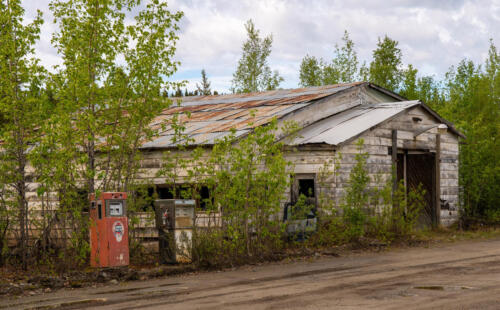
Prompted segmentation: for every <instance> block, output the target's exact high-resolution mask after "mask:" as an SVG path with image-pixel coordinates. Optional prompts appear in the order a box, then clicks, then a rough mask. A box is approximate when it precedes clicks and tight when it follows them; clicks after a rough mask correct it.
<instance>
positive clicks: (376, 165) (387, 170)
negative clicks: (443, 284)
mask: <svg viewBox="0 0 500 310" xmlns="http://www.w3.org/2000/svg"><path fill="white" fill-rule="evenodd" d="M413 117H418V118H420V119H422V121H421V122H418V123H416V122H415V121H413V119H412V118H413ZM433 124H436V119H435V118H434V117H433V116H432V115H430V114H429V113H428V112H426V111H425V110H424V109H423V108H421V107H415V108H413V109H410V110H408V111H406V112H404V113H402V114H401V115H399V116H397V117H396V118H394V119H391V120H388V121H386V122H383V123H381V124H380V125H378V126H376V127H375V128H373V129H372V130H369V131H368V132H365V133H364V134H362V135H361V136H360V137H358V138H357V139H355V140H353V141H351V142H349V143H347V144H345V145H343V146H341V147H339V148H338V153H339V154H341V155H342V160H341V161H340V165H339V167H338V175H337V179H336V189H335V196H336V198H337V199H340V197H342V196H343V194H344V191H345V187H346V186H347V185H348V183H347V180H348V179H349V173H350V171H351V168H352V167H353V166H354V164H355V156H356V154H357V153H358V149H357V146H356V143H357V141H358V140H359V139H363V140H364V147H363V151H364V152H367V153H368V154H369V157H368V160H367V166H368V172H369V174H370V177H371V178H372V180H374V179H376V178H377V177H378V178H380V180H381V183H382V182H385V181H387V180H390V178H391V174H392V161H391V155H390V153H389V150H390V148H391V146H392V140H391V137H392V130H393V129H396V130H397V131H398V140H397V144H398V148H399V149H408V148H416V147H419V148H420V147H423V148H426V149H428V150H430V152H435V151H436V134H437V129H431V130H429V131H427V132H425V133H423V134H421V135H419V136H418V137H417V139H416V140H414V139H413V132H415V131H418V130H419V129H421V128H424V127H426V126H429V125H433ZM440 168H441V169H440V170H441V171H440V176H441V178H440V184H441V193H440V195H441V199H444V200H446V202H447V203H448V204H449V209H443V210H441V223H442V224H443V225H449V224H451V223H452V222H453V221H455V220H456V219H457V217H458V206H459V203H458V188H459V187H458V137H457V136H456V135H455V134H453V133H450V132H447V133H446V134H444V135H441V164H440ZM382 185H383V184H377V183H374V182H372V183H371V184H370V186H373V187H375V186H382Z"/></svg>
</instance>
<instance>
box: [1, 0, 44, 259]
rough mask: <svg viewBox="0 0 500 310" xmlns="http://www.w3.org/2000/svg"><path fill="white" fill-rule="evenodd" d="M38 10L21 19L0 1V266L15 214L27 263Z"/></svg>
mask: <svg viewBox="0 0 500 310" xmlns="http://www.w3.org/2000/svg"><path fill="white" fill-rule="evenodd" d="M41 25H42V14H41V12H40V11H38V14H37V16H36V17H35V19H34V20H33V21H32V22H31V23H25V22H24V9H23V8H22V6H21V1H18V0H11V1H4V0H2V1H0V118H1V119H3V122H2V124H1V125H0V141H1V151H0V250H2V252H1V253H0V265H1V264H2V262H3V254H4V251H3V249H4V247H5V243H6V240H5V238H6V233H7V229H8V227H9V225H11V222H12V221H13V220H14V219H13V216H15V217H16V226H17V228H18V229H19V236H18V245H19V248H20V253H21V255H20V261H21V262H22V266H23V268H24V269H26V268H27V263H28V262H27V259H28V246H29V213H28V201H27V191H28V182H29V173H28V169H27V166H28V162H29V160H30V154H29V153H30V149H31V148H32V147H33V145H35V144H36V143H37V141H38V136H39V133H38V132H37V130H38V126H39V125H38V124H40V123H42V122H43V121H44V118H43V116H44V114H43V113H42V111H43V107H42V105H43V100H42V94H41V93H42V87H43V82H42V81H43V79H44V75H45V71H44V70H43V68H42V67H41V66H40V65H39V60H38V59H36V58H34V57H33V54H34V48H33V46H34V45H35V43H36V41H37V40H38V39H39V34H40V27H41Z"/></svg>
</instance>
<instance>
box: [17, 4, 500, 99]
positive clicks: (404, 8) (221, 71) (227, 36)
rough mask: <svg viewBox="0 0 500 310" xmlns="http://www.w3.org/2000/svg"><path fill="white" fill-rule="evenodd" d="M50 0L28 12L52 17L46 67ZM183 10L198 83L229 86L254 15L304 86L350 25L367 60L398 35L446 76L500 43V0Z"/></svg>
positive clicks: (426, 67) (190, 64) (188, 70)
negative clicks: (305, 73)
mask: <svg viewBox="0 0 500 310" xmlns="http://www.w3.org/2000/svg"><path fill="white" fill-rule="evenodd" d="M48 3H49V1H48V0H37V1H28V0H26V1H24V2H23V4H24V5H25V7H26V10H27V15H28V16H27V17H28V18H32V17H34V15H35V14H36V8H39V9H41V10H42V11H43V13H44V18H45V20H46V22H45V24H44V26H43V28H42V33H41V40H40V42H39V43H38V44H37V53H38V55H39V57H40V58H41V59H42V61H43V63H44V64H45V65H46V66H52V65H55V64H60V59H59V57H57V55H56V51H55V49H54V48H53V47H52V45H51V43H50V40H51V34H52V32H53V31H54V30H55V29H56V28H55V26H54V25H53V24H52V20H53V18H52V16H51V14H50V11H49V10H48ZM169 5H170V7H171V8H172V10H182V11H184V13H185V17H184V18H183V20H182V22H181V33H180V40H179V42H178V51H177V59H178V60H180V61H181V62H182V66H181V67H180V70H179V72H178V74H176V75H175V76H174V77H172V79H173V80H182V79H188V80H190V83H189V84H188V87H189V88H190V89H194V86H195V83H196V82H197V81H199V72H200V71H201V69H202V68H205V69H206V71H207V73H208V75H209V78H210V80H211V81H212V86H213V88H214V89H217V90H219V91H224V92H227V91H228V89H229V87H230V85H231V78H232V73H233V71H234V69H235V67H236V63H237V61H238V59H239V57H240V53H241V45H242V43H243V41H244V40H245V30H244V27H243V24H244V23H245V21H246V20H248V19H250V18H252V19H253V20H254V21H255V24H256V26H257V28H258V29H260V30H261V34H262V35H268V34H271V33H272V34H273V38H274V44H273V53H272V54H271V57H270V64H271V67H272V68H273V69H279V70H280V72H281V74H282V75H283V76H284V77H285V83H284V84H283V85H282V86H283V87H296V86H297V85H298V68H299V65H300V61H301V59H302V57H303V56H304V55H305V54H310V55H314V56H317V57H323V58H325V59H329V58H330V57H331V55H332V52H333V46H334V44H335V43H336V42H339V41H340V38H341V37H342V34H343V31H344V29H347V30H348V31H349V33H350V35H351V38H352V39H353V40H354V42H355V44H356V48H357V51H358V55H359V58H360V60H361V61H364V60H366V61H367V62H368V61H369V60H370V58H371V54H372V50H373V49H374V47H375V45H376V43H377V38H378V37H382V36H384V35H386V34H387V35H388V36H389V37H391V38H393V39H396V40H398V41H399V42H400V47H401V49H402V51H403V59H404V62H405V64H408V63H412V64H413V65H414V66H415V67H417V68H419V69H420V71H421V72H422V73H423V74H435V75H438V76H442V75H443V74H444V72H446V70H447V69H448V68H449V67H450V66H451V65H454V64H456V63H457V62H458V61H460V60H461V59H462V58H464V57H468V58H471V59H473V60H474V61H478V62H480V61H483V58H484V56H485V53H486V51H487V49H488V44H489V41H488V40H489V39H490V38H493V40H494V42H495V43H496V44H497V45H499V44H500V33H499V32H498V29H500V1H499V0H484V1H466V0H463V1H461V0H459V1H457V0H442V1H434V0H383V1H382V0H377V1H365V0H351V1H341V0H334V1H331V0H311V1H301V0H205V1H202V0H171V1H169Z"/></svg>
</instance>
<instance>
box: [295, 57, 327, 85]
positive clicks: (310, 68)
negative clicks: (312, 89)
mask: <svg viewBox="0 0 500 310" xmlns="http://www.w3.org/2000/svg"><path fill="white" fill-rule="evenodd" d="M321 65H322V64H321V62H320V61H319V60H318V59H317V58H316V57H314V56H309V55H306V56H305V57H304V58H303V59H302V62H301V63H300V73H299V74H300V76H299V78H300V83H299V84H300V86H303V87H309V86H319V85H322V73H323V72H322V69H323V68H322V66H321Z"/></svg>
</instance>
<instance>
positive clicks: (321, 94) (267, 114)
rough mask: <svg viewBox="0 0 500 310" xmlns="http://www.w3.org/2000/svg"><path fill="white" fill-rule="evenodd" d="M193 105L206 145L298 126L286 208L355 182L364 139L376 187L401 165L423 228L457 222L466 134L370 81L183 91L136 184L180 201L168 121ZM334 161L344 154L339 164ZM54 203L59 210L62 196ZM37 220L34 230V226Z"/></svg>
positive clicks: (190, 125)
mask: <svg viewBox="0 0 500 310" xmlns="http://www.w3.org/2000/svg"><path fill="white" fill-rule="evenodd" d="M187 111H189V112H190V117H184V118H183V122H184V124H183V125H184V126H185V128H186V129H185V132H184V134H185V135H187V136H188V137H189V139H190V140H191V142H190V143H191V144H194V145H200V146H206V147H207V148H208V149H209V148H210V146H211V145H213V143H214V142H215V141H216V140H217V139H220V138H222V137H224V136H226V135H228V134H229V133H230V132H231V130H232V129H233V130H235V135H236V137H240V138H241V137H244V136H245V135H246V134H248V133H249V132H251V131H252V130H253V128H255V127H256V126H261V125H266V124H268V123H269V122H270V121H271V120H272V119H274V118H276V119H277V120H278V125H279V124H280V123H281V124H283V123H284V122H286V121H295V122H296V123H297V124H298V125H299V128H301V129H300V131H299V132H298V135H297V136H296V137H295V138H294V139H293V140H291V141H290V140H287V144H288V147H287V150H288V151H287V152H285V157H286V159H287V160H288V161H290V162H292V163H293V169H294V171H293V172H294V173H293V175H294V181H293V186H291V188H290V190H289V191H288V192H287V193H285V194H284V197H285V198H284V201H283V205H282V207H283V208H282V211H283V209H284V207H285V206H286V205H287V204H288V205H289V204H293V203H294V201H296V199H297V197H298V195H299V193H306V194H307V195H308V196H309V199H312V200H315V201H316V203H317V201H318V197H319V196H320V194H321V195H327V196H328V197H330V198H331V199H332V201H336V202H338V201H339V200H340V199H341V198H342V195H343V193H344V190H345V188H346V187H347V186H348V181H349V173H350V171H351V168H352V167H353V166H354V163H355V156H356V154H357V153H358V152H359V150H358V148H357V145H356V143H357V141H358V139H361V138H362V139H363V140H364V145H363V152H366V153H367V154H368V155H369V156H368V158H367V170H368V172H369V174H370V175H371V177H372V184H370V186H373V187H375V186H381V185H383V184H386V182H387V180H391V178H392V173H393V169H392V167H396V172H397V173H396V174H397V178H394V179H396V181H397V180H403V181H404V183H405V184H406V185H407V186H408V187H414V186H416V185H418V184H420V183H422V184H423V186H424V189H425V190H426V197H425V200H426V204H427V206H426V209H425V211H426V212H425V214H424V215H423V218H424V222H425V223H424V224H425V225H436V224H438V223H440V224H442V225H445V226H446V225H449V224H451V223H452V222H454V221H455V220H456V219H457V218H458V209H459V184H458V166H459V165H458V160H459V147H458V146H459V139H460V138H461V137H463V135H462V134H461V133H460V132H459V131H457V130H456V129H455V128H454V127H453V125H452V124H451V123H450V122H448V121H446V120H445V119H443V118H442V117H440V116H439V115H438V114H437V113H436V112H434V111H433V110H431V109H430V108H429V107H427V106H426V105H425V104H424V103H422V102H420V101H408V100H406V99H405V98H403V97H401V96H399V95H398V94H395V93H393V92H391V91H388V90H386V89H384V88H381V87H379V86H376V85H374V84H372V83H368V82H357V83H350V84H338V85H329V86H322V87H310V88H300V89H289V90H275V91H267V92H261V93H250V94H231V95H219V96H198V97H183V98H182V101H181V103H180V106H178V105H173V106H172V107H170V108H168V109H166V110H164V111H163V112H162V113H161V114H160V115H158V116H157V117H156V118H155V119H154V121H153V122H152V123H151V125H150V126H151V127H152V128H153V129H159V130H160V134H159V135H158V136H155V138H154V139H153V140H150V141H148V142H145V143H144V144H143V145H142V147H141V153H142V159H141V162H140V167H141V169H140V172H139V174H138V176H137V178H138V180H137V181H139V182H141V181H144V182H143V183H147V184H152V185H153V187H152V188H150V189H155V190H156V191H157V193H158V194H159V198H161V199H164V198H172V197H171V192H170V191H169V188H168V185H167V184H166V183H167V182H166V179H165V177H159V176H158V174H157V172H158V170H159V169H161V167H162V166H163V164H164V160H165V151H166V150H167V149H168V150H170V151H171V152H176V150H177V148H176V145H174V144H172V135H171V131H170V130H171V129H168V128H169V126H166V127H167V129H166V130H165V131H163V132H161V130H162V129H161V128H162V126H161V125H162V124H165V123H166V122H168V120H169V119H170V118H171V117H172V115H174V114H176V113H181V112H187ZM339 154H341V155H342V156H341V157H340V156H339ZM335 158H337V159H338V158H341V159H340V160H337V161H334V159H335ZM325 165H326V166H327V168H328V169H329V170H331V171H335V173H334V174H331V175H330V177H328V179H327V180H326V181H323V180H322V181H321V182H319V180H318V176H319V174H320V172H321V171H322V169H324V168H325ZM180 177H181V178H180V179H179V180H178V182H177V184H182V182H183V180H182V175H180ZM375 180H377V181H375ZM378 180H380V181H378ZM377 182H379V183H378V184H377ZM382 182H384V183H383V184H382ZM203 191H204V190H203V188H202V193H201V194H202V196H203V195H204V194H205V195H207V193H206V192H205V193H204V192H203ZM27 196H28V200H29V207H30V210H39V209H40V205H41V200H40V199H41V198H40V197H38V196H37V184H35V183H31V184H30V187H29V192H28V195H27ZM54 199H55V201H54V204H55V205H54V206H53V208H54V209H55V208H57V206H56V204H57V196H55V198H54ZM199 215H200V216H199V217H198V218H197V219H199V222H197V225H198V224H200V225H201V226H203V221H204V220H203V212H200V213H199ZM138 216H139V218H140V219H143V220H144V221H143V220H141V221H140V222H141V223H143V222H144V225H142V224H141V225H139V226H140V227H137V228H138V235H140V237H139V239H144V240H146V239H150V238H155V237H156V230H155V229H154V223H152V222H151V221H150V220H146V219H150V218H151V217H152V213H151V212H145V213H143V214H140V215H138ZM30 226H31V228H30V229H32V230H36V225H31V224H30ZM65 230H66V229H62V228H58V229H51V231H53V233H54V234H55V235H58V236H59V237H55V236H54V238H56V239H58V238H61V236H62V233H61V232H62V231H65ZM55 231H58V232H55ZM33 233H34V235H36V234H37V233H36V232H33ZM51 234H52V233H51ZM14 240H15V238H11V241H12V242H13V241H14Z"/></svg>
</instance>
